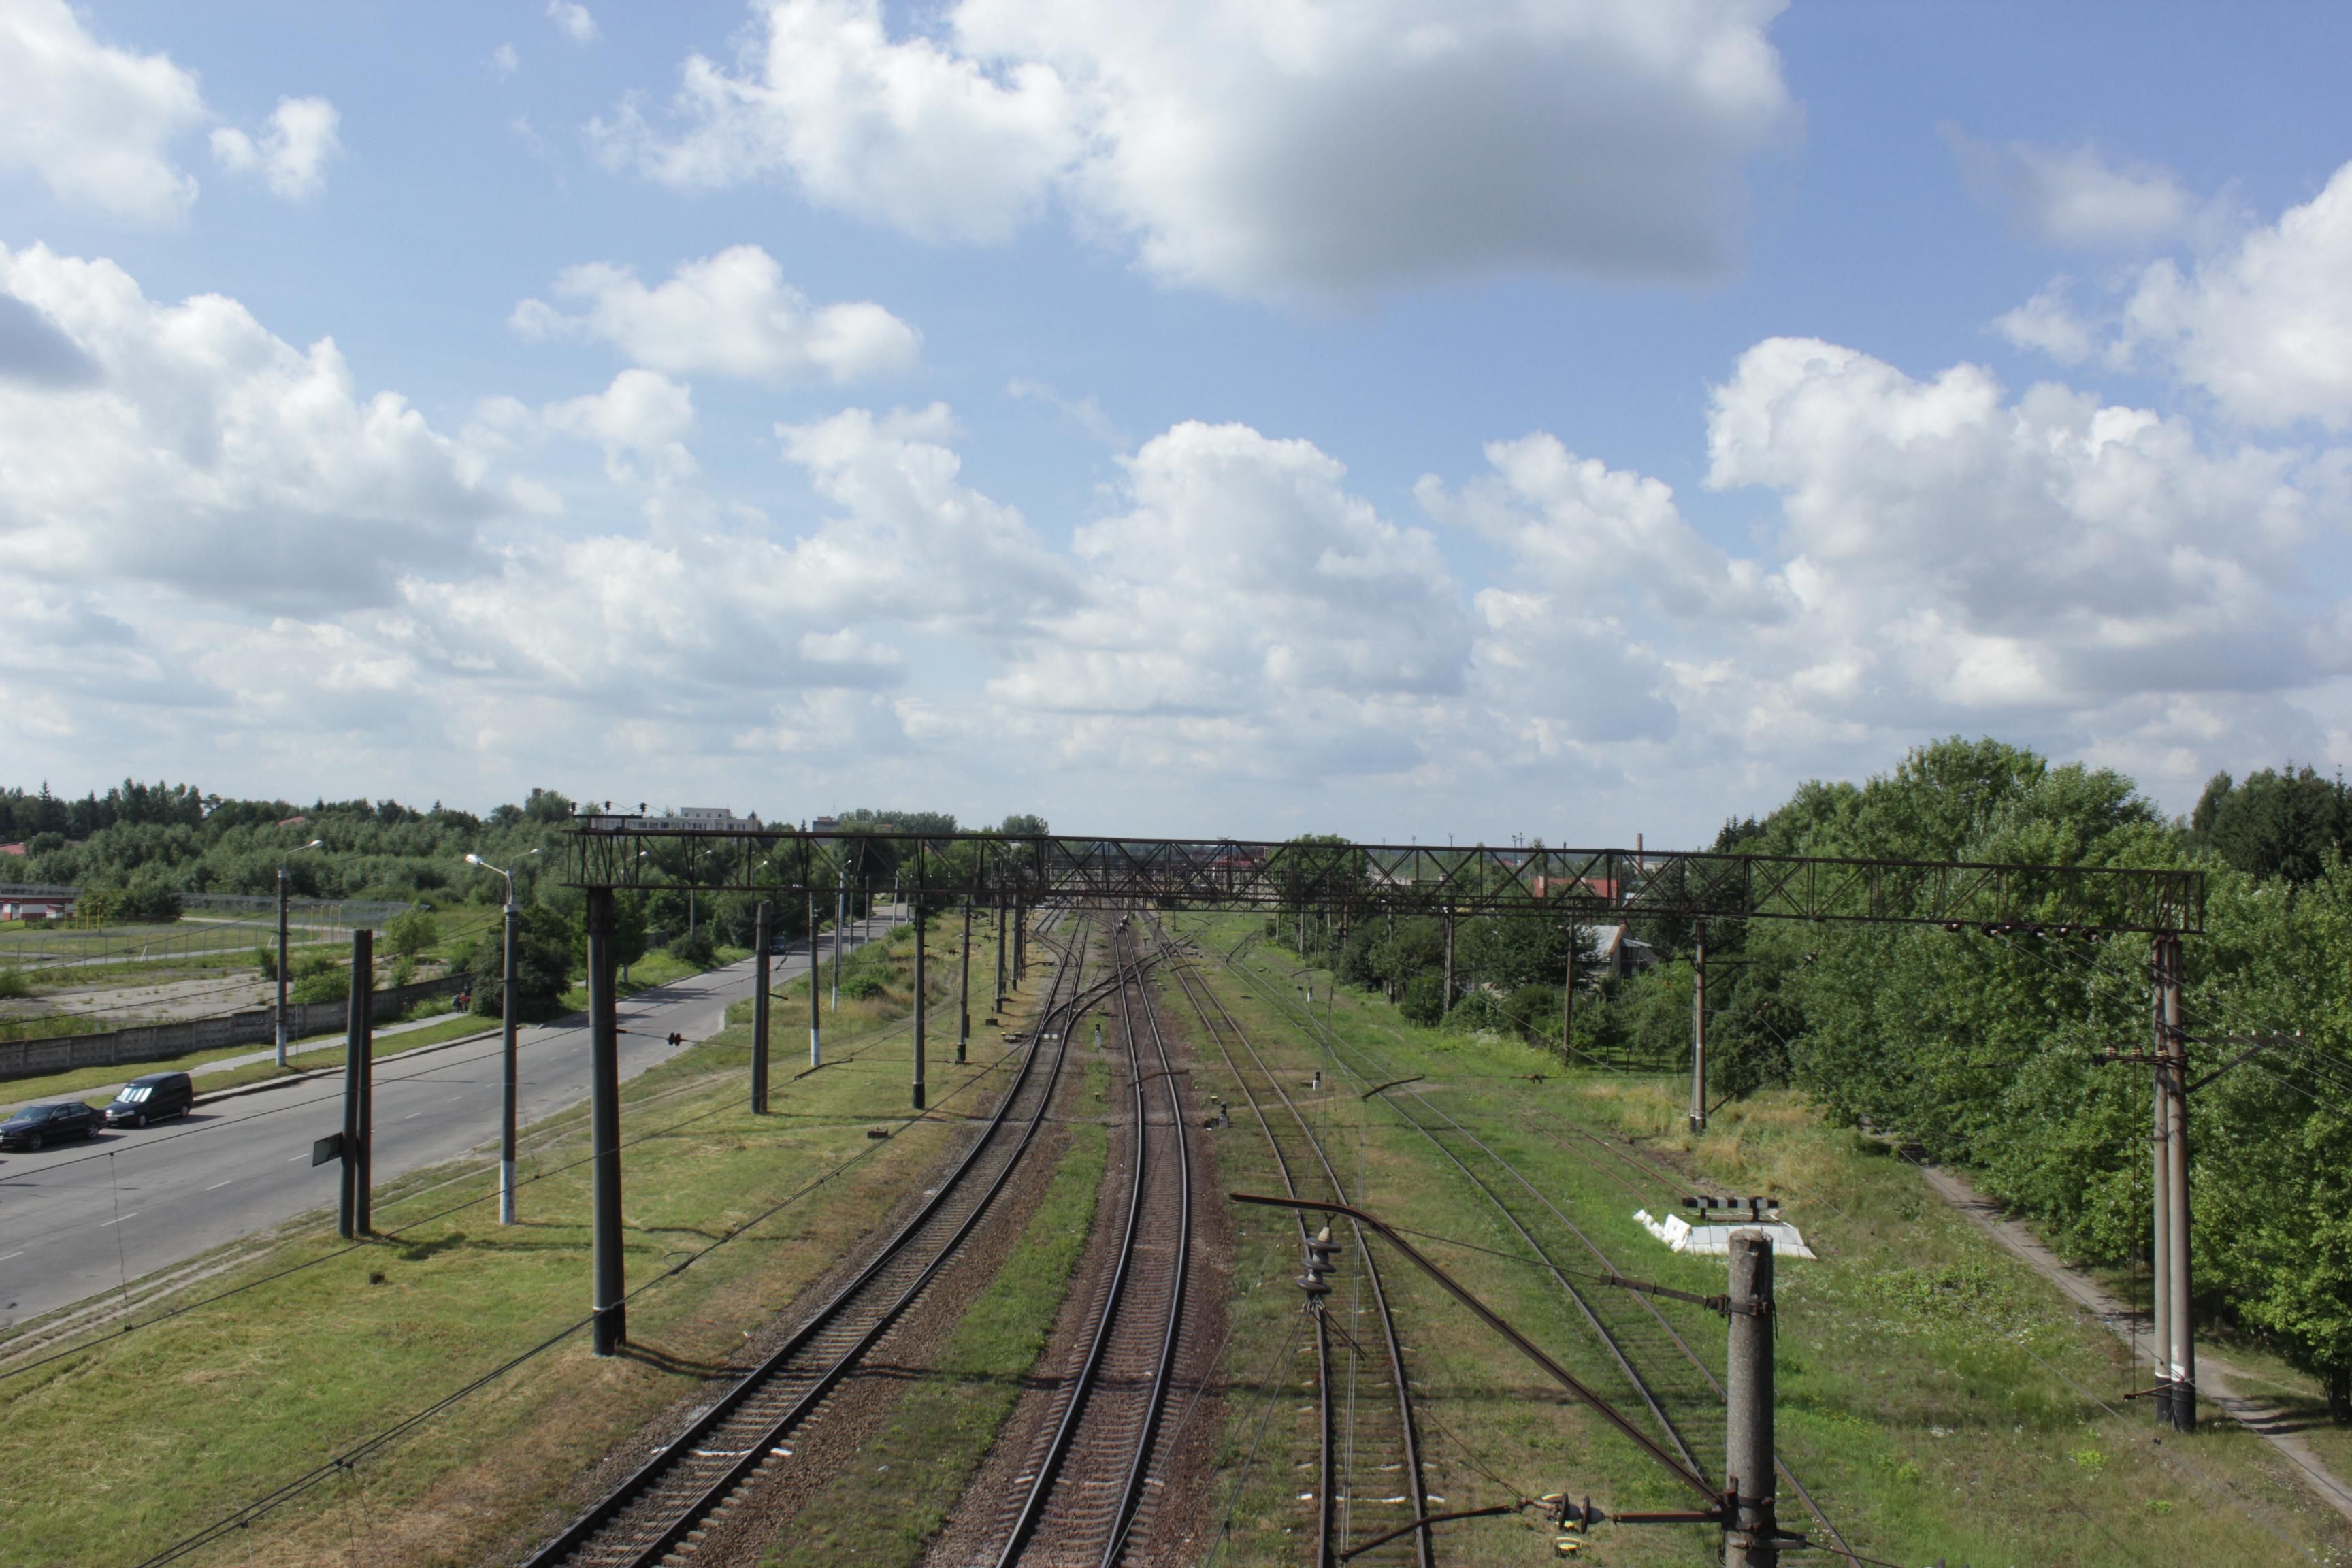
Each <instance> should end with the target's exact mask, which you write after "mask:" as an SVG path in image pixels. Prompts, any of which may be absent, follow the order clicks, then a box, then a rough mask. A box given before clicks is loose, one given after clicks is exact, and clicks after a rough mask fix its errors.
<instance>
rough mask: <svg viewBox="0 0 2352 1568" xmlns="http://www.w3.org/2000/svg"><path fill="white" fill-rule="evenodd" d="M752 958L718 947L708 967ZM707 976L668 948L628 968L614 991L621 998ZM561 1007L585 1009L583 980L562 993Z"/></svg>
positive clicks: (745, 950)
mask: <svg viewBox="0 0 2352 1568" xmlns="http://www.w3.org/2000/svg"><path fill="white" fill-rule="evenodd" d="M749 957H751V950H750V949H749V948H741V947H721V948H717V949H714V950H713V956H712V958H711V960H710V967H711V968H712V969H724V968H725V967H726V966H727V965H729V964H730V963H740V962H741V961H742V960H744V959H747V958H749ZM703 973H709V971H707V970H702V969H698V968H696V967H695V966H694V965H693V964H691V963H687V962H686V961H685V960H684V959H681V958H678V957H676V956H674V955H673V954H672V953H671V952H669V951H668V950H667V948H656V949H655V950H654V951H653V952H649V953H647V954H646V955H645V956H644V957H643V958H641V959H639V960H637V961H636V963H633V964H631V965H629V974H628V978H627V979H625V980H623V981H621V982H620V983H619V984H618V985H617V986H616V987H615V990H616V991H617V993H618V994H620V995H623V996H634V995H635V994H637V993H638V992H640V991H649V990H651V989H652V988H653V987H655V986H656V985H667V984H670V983H671V982H673V981H677V980H686V979H689V978H691V977H692V976H694V975H697V974H703ZM563 1006H564V1008H565V1010H566V1011H568V1012H573V1013H580V1012H585V1011H586V1010H587V1007H588V982H587V981H586V980H585V979H583V980H582V981H581V982H580V984H577V985H574V986H573V987H572V989H571V990H569V991H567V992H565V993H564V994H563Z"/></svg>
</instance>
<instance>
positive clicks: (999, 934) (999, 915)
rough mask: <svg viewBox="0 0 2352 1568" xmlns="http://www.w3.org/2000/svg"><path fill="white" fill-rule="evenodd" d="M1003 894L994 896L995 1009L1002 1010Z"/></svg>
mask: <svg viewBox="0 0 2352 1568" xmlns="http://www.w3.org/2000/svg"><path fill="white" fill-rule="evenodd" d="M996 1011H998V1012H1000V1013H1002V1012H1003V1011H1004V895H1003V894H1002V893H999V894H998V895H997V897H996Z"/></svg>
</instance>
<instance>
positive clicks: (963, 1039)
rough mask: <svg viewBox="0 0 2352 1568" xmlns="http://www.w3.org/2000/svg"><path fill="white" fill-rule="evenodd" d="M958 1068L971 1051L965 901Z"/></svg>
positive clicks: (968, 909)
mask: <svg viewBox="0 0 2352 1568" xmlns="http://www.w3.org/2000/svg"><path fill="white" fill-rule="evenodd" d="M956 985H957V987H958V989H959V991H960V992H961V1000H959V1001H958V1002H957V1003H956V1066H958V1067H961V1066H963V1064H964V1062H965V1060H966V1059H967V1058H968V1055H969V1053H970V1051H971V900H970V899H966V900H964V901H963V958H962V961H961V963H958V964H957V966H956Z"/></svg>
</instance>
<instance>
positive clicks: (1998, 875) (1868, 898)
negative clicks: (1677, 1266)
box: [562, 809, 2205, 1430]
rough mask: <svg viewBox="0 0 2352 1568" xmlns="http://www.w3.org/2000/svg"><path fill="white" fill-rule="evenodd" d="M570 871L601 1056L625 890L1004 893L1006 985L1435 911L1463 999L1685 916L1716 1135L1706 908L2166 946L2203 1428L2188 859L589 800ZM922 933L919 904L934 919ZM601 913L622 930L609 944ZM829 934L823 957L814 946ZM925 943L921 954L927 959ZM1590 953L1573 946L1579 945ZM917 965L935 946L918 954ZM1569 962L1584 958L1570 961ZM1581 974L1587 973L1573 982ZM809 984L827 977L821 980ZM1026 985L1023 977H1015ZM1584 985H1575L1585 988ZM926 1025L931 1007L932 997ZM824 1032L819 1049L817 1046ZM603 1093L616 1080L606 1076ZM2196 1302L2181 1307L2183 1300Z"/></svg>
mask: <svg viewBox="0 0 2352 1568" xmlns="http://www.w3.org/2000/svg"><path fill="white" fill-rule="evenodd" d="M562 879H563V880H564V882H566V883H567V884H568V885H570V886H572V887H575V888H579V889H584V890H585V891H586V892H587V894H588V931H589V968H590V971H591V973H590V977H589V988H590V995H591V1006H590V1014H591V1019H590V1035H591V1039H592V1047H593V1050H594V1051H595V1052H596V1054H597V1056H598V1058H599V1060H600V1061H601V1060H604V1059H606V1058H613V1057H614V1056H616V1055H617V1049H618V1043H617V1033H618V1021H617V1017H616V1016H615V1015H614V1009H613V1006H612V1002H611V994H612V990H611V986H610V984H609V978H608V983H607V984H606V986H605V989H604V992H603V993H602V995H603V996H604V1002H603V1005H601V1006H600V1005H598V1003H597V1000H596V998H597V997H598V996H599V994H600V993H599V992H598V990H597V984H596V977H597V973H599V972H600V971H601V972H603V973H606V974H607V975H608V977H609V973H610V969H611V966H612V948H611V939H610V931H611V921H612V908H613V904H612V900H613V897H614V894H615V893H617V892H621V891H629V890H639V891H653V890H656V889H668V890H671V891H676V892H740V893H747V894H751V895H753V896H755V897H759V898H762V899H782V897H784V896H786V895H793V896H796V897H797V898H799V899H802V900H811V901H812V907H813V904H814V898H815V896H816V895H817V894H818V893H820V892H824V893H830V894H832V895H833V896H834V897H835V901H836V905H837V906H838V907H842V908H846V907H848V903H847V900H849V899H851V898H853V897H856V896H857V895H858V894H859V893H861V892H864V893H869V894H870V892H871V891H872V890H873V889H877V888H880V887H883V886H886V885H887V886H889V887H891V888H893V889H897V891H898V895H899V896H900V897H901V898H910V899H912V900H913V901H914V903H915V905H916V907H917V909H918V910H921V909H922V908H923V907H925V906H926V905H932V906H935V907H936V906H940V905H944V904H948V903H952V902H964V903H965V904H966V907H967V908H969V907H971V906H972V905H980V906H988V905H994V906H995V907H996V908H997V910H999V920H1000V922H1002V921H1003V911H1005V910H1011V911H1013V920H1012V921H1011V931H1009V933H1008V932H1006V931H1004V929H1003V924H1002V923H1000V927H999V931H1000V942H999V944H998V963H999V981H998V990H999V992H1000V993H1002V991H1003V984H1004V983H1003V963H1004V962H1005V957H1006V954H1005V943H1004V941H1003V940H1002V939H1003V937H1005V936H1007V935H1009V937H1010V941H1011V943H1012V956H1013V964H1014V970H1015V973H1016V975H1017V973H1019V970H1020V967H1021V964H1020V959H1021V957H1022V955H1023V949H1022V939H1023V936H1024V932H1025V929H1026V923H1025V920H1024V912H1025V911H1026V910H1030V909H1034V908H1035V907H1037V906H1039V905H1042V904H1049V903H1050V904H1055V905H1060V906H1062V907H1065V908H1073V909H1088V910H1108V911H1123V910H1131V909H1139V908H1140V909H1159V910H1185V909H1190V910H1260V911H1267V912H1290V913H1296V914H1305V913H1307V912H1308V911H1310V910H1311V911H1317V912H1328V913H1334V914H1337V915H1338V916H1339V919H1340V921H1341V929H1342V930H1344V929H1345V925H1346V922H1347V921H1348V920H1349V917H1350V916H1351V915H1364V914H1391V915H1396V914H1419V915H1434V916H1438V917H1441V918H1443V919H1444V921H1446V927H1447V939H1448V940H1447V952H1448V955H1449V962H1448V963H1447V966H1446V968H1447V976H1446V989H1447V993H1448V997H1447V999H1448V1004H1449V1005H1451V1001H1452V993H1453V973H1452V971H1453V965H1452V963H1451V961H1450V960H1451V953H1452V932H1453V923H1454V920H1455V919H1456V918H1458V917H1465V916H1467V917H1516V918H1531V919H1539V920H1548V921H1560V922H1562V923H1568V924H1587V925H1600V924H1616V923H1620V922H1623V921H1681V922H1688V923H1689V925H1690V928H1691V931H1692V934H1693V937H1694V938H1695V941H1694V944H1693V945H1694V955H1695V963H1694V978H1695V981H1696V984H1695V985H1694V988H1693V991H1694V994H1693V1004H1692V1018H1691V1030H1692V1039H1691V1105H1690V1125H1691V1129H1692V1131H1694V1132H1702V1131H1706V1120H1707V1113H1708V1109H1709V1103H1708V1099H1707V1081H1706V980H1705V963H1706V958H1705V954H1706V925H1707V922H1708V921H1748V920H1770V921H1811V922H1816V923H1824V924H1826V923H1839V924H1867V925H1916V926H1933V927H1940V928H1942V929H1944V930H1946V931H1983V932H1987V933H1991V934H1997V935H2011V934H2018V933H2031V934H2033V935H2047V936H2070V937H2087V938H2093V939H2097V938H2105V937H2116V936H2127V935H2137V936H2143V937H2147V938H2148V939H2150V942H2151V947H2152V960H2151V963H2150V965H2149V977H2150V981H2151V984H2152V988H2153V991H2154V993H2155V996H2154V1007H2153V1011H2154V1013H2155V1016H2156V1020H2157V1025H2156V1036H2157V1040H2156V1051H2155V1058H2156V1059H2157V1061H2158V1068H2157V1072H2156V1082H2155V1093H2154V1101H2155V1115H2154V1138H2153V1143H2154V1147H2155V1162H2154V1163H2155V1177H2156V1187H2157V1193H2156V1225H2155V1236H2156V1245H2157V1249H2158V1263H2159V1268H2158V1276H2159V1277H2158V1309H2157V1316H2158V1323H2159V1325H2160V1326H2159V1337H2160V1338H2162V1339H2163V1340H2164V1341H2165V1342H2164V1344H2163V1345H2162V1347H2161V1348H2160V1350H2159V1352H2158V1385H2159V1397H2158V1408H2159V1410H2160V1411H2161V1412H2162V1415H2163V1416H2164V1418H2165V1419H2166V1420H2167V1421H2168V1423H2170V1424H2171V1425H2174V1426H2179V1427H2180V1428H2182V1429H2184V1430H2186V1429H2189V1428H2190V1427H2191V1426H2193V1425H2194V1423H2195V1420H2196V1414H2195V1412H2196V1360H2195V1350H2194V1347H2193V1344H2192V1342H2191V1335H2190V1333H2189V1314H2188V1312H2187V1310H2185V1304H2186V1303H2187V1302H2188V1300H2189V1289H2190V1281H2189V1246H2188V1233H2189V1204H2188V1194H2189V1182H2188V1169H2187V1163H2188V1162H2187V1150H2188V1106H2187V1093H2186V1074H2187V1070H2188V1068H2187V1058H2186V1055H2185V1051H2184V1049H2183V1046H2184V1044H2185V1040H2186V1037H2185V1035H2184V1034H2183V1032H2182V1029H2181V1026H2180V1024H2179V1019H2180V1016H2181V1013H2180V989H2181V982H2182V966H2181V963H2180V939H2181V938H2182V937H2184V936H2195V935H2201V934H2202V933H2203V931H2204V929H2205V875H2204V873H2203V872H2202V871H2199V870H2195V869H2191V868H2181V867H2167V868H2134V867H2118V866H2032V865H2001V864H1979V863H1970V862H1964V861H1921V860H1879V859H1859V858H1837V857H1830V856H1811V855H1747V854H1740V853H1737V852H1723V851H1715V850H1657V849H1646V848H1641V847H1636V848H1633V849H1570V848H1552V847H1547V846H1543V845H1540V844H1528V845H1524V846H1520V845H1512V846H1501V845H1495V846H1489V845H1453V844H1446V845H1438V844H1418V843H1415V844H1352V843H1345V842H1333V841H1329V840H1316V839H1312V838H1297V839H1284V840H1255V839H1240V838H1128V837H1077V836H1071V835H1063V834H998V833H920V832H900V831H897V830H894V829H890V828H887V827H883V828H881V829H878V830H876V831H863V830H859V831H850V832H843V831H840V830H838V829H835V830H833V831H826V832H812V831H809V830H806V829H803V828H794V827H790V826H782V827H771V826H761V827H758V828H756V829H753V828H708V827H670V826H655V825H654V822H653V820H652V819H648V818H646V816H643V815H641V814H640V815H637V816H623V815H618V814H614V813H611V812H610V811H609V809H608V811H607V812H605V813H589V814H584V815H583V816H578V817H575V818H574V819H573V820H572V827H571V831H570V834H569V846H568V848H567V850H566V864H565V867H564V870H563V876H562ZM917 919H918V921H920V919H921V917H920V915H919V914H918V916H917ZM600 927H601V929H602V931H604V940H603V941H602V942H600V941H599V931H600ZM814 951H815V950H814V938H812V943H811V954H812V960H811V962H812V967H814ZM919 951H920V949H919V948H918V952H919ZM1573 952H1574V944H1573V943H1571V944H1570V953H1571V955H1572V954H1573ZM918 962H920V961H919V960H918ZM1570 962H1571V963H1572V962H1573V958H1572V956H1571V959H1570ZM1570 977H1571V978H1572V972H1571V976H1570ZM1016 983H1017V982H1016ZM812 985H814V978H812ZM1569 994H1570V995H1572V994H1573V988H1572V986H1570V991H1569ZM917 1016H918V1017H920V1016H921V1012H920V1009H918V1014H917ZM915 1050H916V1061H915V1082H914V1099H915V1104H916V1106H917V1108H918V1109H919V1108H920V1107H921V1105H922V1103H923V1062H922V1050H923V1040H922V1034H921V1026H920V1024H918V1025H917V1035H916V1047H915ZM811 1054H812V1059H814V1054H815V1053H814V1027H812V1052H811ZM595 1082H596V1084H597V1087H598V1089H599V1092H600V1095H601V1094H602V1093H603V1092H604V1079H603V1078H602V1077H598V1078H597V1079H595ZM595 1125H596V1128H597V1160H596V1165H597V1174H598V1178H599V1180H598V1188H597V1192H598V1205H599V1213H600V1216H601V1215H602V1214H603V1211H604V1205H605V1203H606V1201H607V1191H608V1188H609V1194H610V1203H611V1206H612V1210H613V1225H612V1229H613V1233H614V1234H613V1236H612V1238H611V1243H610V1251H611V1254H612V1258H613V1264H612V1267H611V1269H610V1274H609V1278H608V1274H607V1269H606V1268H605V1266H604V1264H603V1262H602V1261H601V1259H602V1258H603V1257H604V1252H605V1251H606V1235H605V1227H604V1226H603V1225H602V1224H601V1223H600V1226H599V1227H598V1229H597V1232H596V1237H597V1241H598V1244H599V1246H598V1252H599V1258H600V1264H599V1268H598V1270H597V1278H598V1282H599V1289H598V1295H597V1338H598V1348H599V1350H601V1351H604V1352H608V1353H609V1352H610V1351H611V1350H612V1349H613V1348H614V1346H615V1345H617V1343H618V1342H619V1339H620V1335H621V1333H622V1327H621V1322H620V1305H619V1293H620V1292H619V1274H618V1257H619V1237H618V1212H619V1187H620V1173H619V1149H618V1133H617V1128H616V1127H615V1128H614V1130H613V1131H612V1132H611V1133H610V1135H609V1136H610V1140H611V1146H610V1147H609V1148H608V1147H607V1145H606V1138H607V1136H608V1135H607V1132H606V1130H605V1124H604V1122H603V1121H597V1122H596V1123H595ZM2176 1304H2178V1305H2176Z"/></svg>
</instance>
